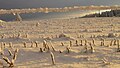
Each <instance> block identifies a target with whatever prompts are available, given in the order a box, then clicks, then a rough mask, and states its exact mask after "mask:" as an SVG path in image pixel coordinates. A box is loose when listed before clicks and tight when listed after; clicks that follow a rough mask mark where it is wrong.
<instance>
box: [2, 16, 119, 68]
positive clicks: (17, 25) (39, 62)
mask: <svg viewBox="0 0 120 68" xmlns="http://www.w3.org/2000/svg"><path fill="white" fill-rule="evenodd" d="M62 33H64V34H65V35H66V36H67V37H60V38H59V37H58V36H59V35H60V34H62ZM110 33H113V35H114V36H110V37H109V35H108V34H110ZM18 34H20V37H18ZM2 35H4V36H3V38H2ZM26 35H27V37H26ZM0 37H1V39H0V43H1V46H2V49H1V51H2V52H4V56H6V57H8V58H9V59H10V58H11V57H12V56H9V53H8V50H11V52H12V53H13V52H14V50H15V49H16V48H18V49H19V51H18V56H17V59H16V61H15V66H14V68H119V66H120V52H116V51H117V45H112V46H109V45H110V42H111V40H114V39H118V40H119V39H120V20H119V18H117V17H111V18H81V19H52V20H35V21H22V22H3V23H0ZM91 37H92V38H91ZM92 39H95V46H94V45H93V44H92V45H93V47H94V49H95V52H94V53H90V51H88V52H87V53H84V51H85V45H84V44H85V40H87V42H91V43H92ZM101 39H104V40H105V45H104V46H101V45H100V44H101ZM43 40H47V44H48V45H49V46H50V45H53V46H54V48H55V49H56V51H55V52H54V51H52V50H51V51H52V52H53V54H54V57H55V61H56V64H55V65H52V62H51V56H50V53H49V52H43V53H41V52H39V51H40V48H43ZM76 40H78V44H80V40H83V46H80V45H79V46H76V45H75V41H76ZM35 41H37V42H38V47H35V43H34V46H33V47H31V42H35ZM70 41H72V46H71V47H70V53H67V50H66V47H68V46H69V45H70ZM2 42H3V43H6V47H5V48H3V45H2ZM9 42H12V44H13V47H12V48H10V47H9ZM24 42H26V46H27V47H26V48H25V47H24V45H23V43H24ZM61 42H62V43H64V46H62V45H61ZM87 46H88V50H90V45H89V44H88V43H87ZM60 51H62V53H60ZM105 59H106V60H105ZM103 60H105V61H106V62H107V63H104V62H103ZM0 61H1V62H2V63H4V65H5V66H7V65H6V62H5V61H4V60H3V59H2V55H0ZM1 67H2V66H1Z"/></svg>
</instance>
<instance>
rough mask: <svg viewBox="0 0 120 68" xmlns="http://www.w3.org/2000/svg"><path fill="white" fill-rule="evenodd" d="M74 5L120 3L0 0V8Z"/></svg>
mask: <svg viewBox="0 0 120 68" xmlns="http://www.w3.org/2000/svg"><path fill="white" fill-rule="evenodd" d="M74 5H84V6H86V5H120V0H0V9H10V8H38V7H65V6H74Z"/></svg>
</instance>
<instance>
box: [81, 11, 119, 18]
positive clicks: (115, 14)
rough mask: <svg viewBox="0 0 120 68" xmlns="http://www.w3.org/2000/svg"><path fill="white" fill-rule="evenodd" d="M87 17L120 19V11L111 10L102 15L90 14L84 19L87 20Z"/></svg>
mask: <svg viewBox="0 0 120 68" xmlns="http://www.w3.org/2000/svg"><path fill="white" fill-rule="evenodd" d="M86 17H120V10H111V11H106V12H101V13H94V14H89V15H85V16H83V17H82V18H86Z"/></svg>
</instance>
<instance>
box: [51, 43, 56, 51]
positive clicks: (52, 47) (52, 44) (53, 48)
mask: <svg viewBox="0 0 120 68" xmlns="http://www.w3.org/2000/svg"><path fill="white" fill-rule="evenodd" d="M50 44H51V48H52V49H53V51H56V49H55V47H54V46H53V44H52V42H51V41H50Z"/></svg>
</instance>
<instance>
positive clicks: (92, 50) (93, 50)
mask: <svg viewBox="0 0 120 68" xmlns="http://www.w3.org/2000/svg"><path fill="white" fill-rule="evenodd" d="M90 48H91V53H94V52H95V49H94V47H93V46H92V45H91V43H90Z"/></svg>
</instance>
